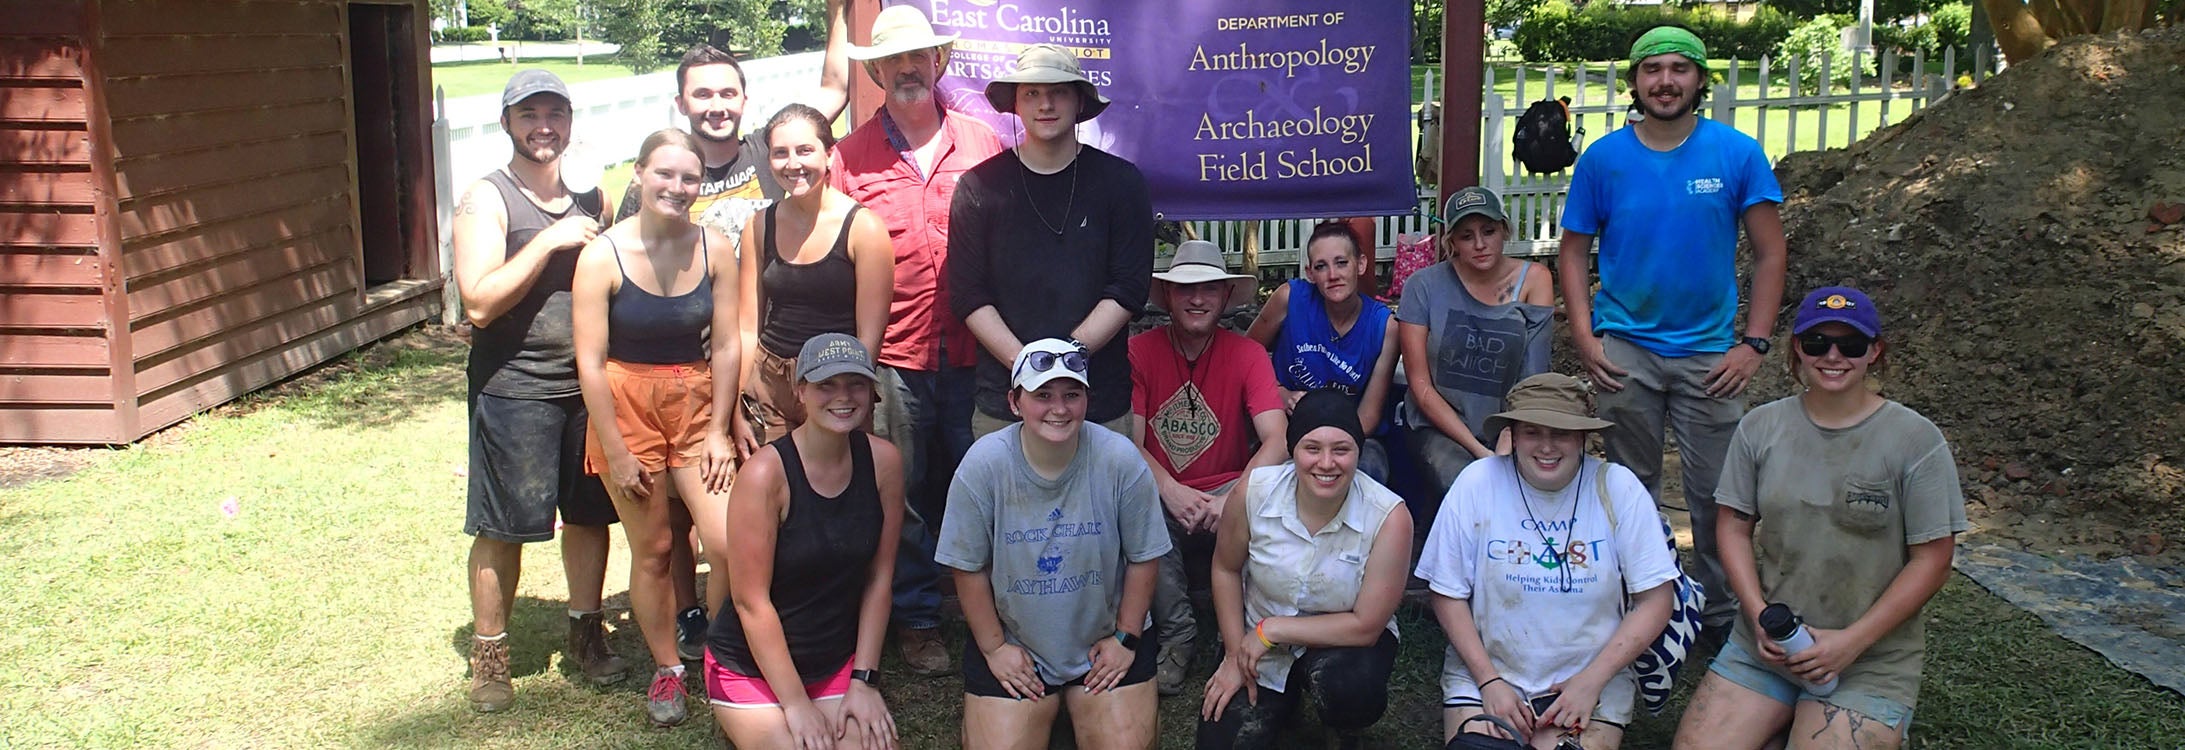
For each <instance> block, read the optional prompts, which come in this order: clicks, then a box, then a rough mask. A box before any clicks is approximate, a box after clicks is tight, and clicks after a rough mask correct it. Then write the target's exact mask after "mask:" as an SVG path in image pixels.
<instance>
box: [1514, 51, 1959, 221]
mask: <svg viewBox="0 0 2185 750" xmlns="http://www.w3.org/2000/svg"><path fill="white" fill-rule="evenodd" d="M1875 62H1879V63H1880V67H1879V68H1878V69H1879V70H1880V71H1882V75H1880V76H1879V77H1876V76H1869V75H1867V74H1866V72H1867V70H1868V69H1869V68H1870V67H1872V66H1871V63H1875ZM1901 62H1902V60H1900V58H1899V56H1898V55H1897V53H1896V52H1894V51H1890V52H1884V53H1882V54H1881V55H1880V59H1879V60H1878V61H1877V60H1876V59H1875V58H1874V56H1872V55H1870V54H1867V53H1864V52H1855V53H1852V54H1851V55H1850V56H1849V64H1850V65H1851V66H1852V67H1851V78H1850V81H1849V82H1848V83H1835V82H1834V80H1835V77H1834V76H1832V75H1831V73H1833V72H1834V70H1833V69H1832V68H1833V66H1836V65H1839V64H1842V61H1839V60H1837V59H1835V58H1834V56H1826V57H1823V58H1822V59H1821V74H1820V76H1819V79H1820V82H1821V83H1820V85H1821V86H1822V87H1823V88H1822V89H1821V90H1820V91H1818V92H1815V93H1803V92H1801V91H1799V89H1798V86H1797V84H1795V83H1793V84H1790V85H1782V84H1777V83H1774V82H1773V76H1772V73H1773V72H1774V71H1775V70H1777V69H1780V70H1781V71H1782V72H1783V73H1785V76H1786V78H1787V80H1789V81H1793V82H1795V81H1798V80H1799V78H1800V77H1799V72H1800V71H1799V67H1800V64H1801V60H1799V59H1798V58H1796V57H1793V58H1791V59H1789V60H1788V61H1787V64H1783V65H1780V66H1778V64H1777V63H1776V61H1773V60H1770V59H1768V58H1765V57H1763V58H1761V59H1760V65H1759V71H1758V74H1759V76H1758V77H1759V84H1758V85H1759V91H1758V92H1757V94H1756V95H1754V96H1750V97H1741V96H1739V95H1738V94H1739V86H1740V85H1741V84H1743V83H1745V79H1744V68H1743V67H1742V66H1740V65H1738V63H1737V61H1735V60H1732V61H1729V62H1728V63H1727V64H1726V65H1722V66H1719V67H1720V68H1721V69H1722V70H1724V71H1725V72H1726V75H1725V76H1724V80H1723V82H1722V83H1721V84H1720V85H1716V86H1714V87H1713V90H1712V92H1711V93H1710V94H1709V95H1708V101H1707V102H1706V104H1704V105H1703V106H1704V107H1705V108H1706V112H1705V114H1706V116H1707V117H1709V118H1711V119H1713V120H1715V121H1718V122H1723V123H1728V124H1730V125H1731V126H1732V127H1735V128H1737V129H1739V130H1741V131H1744V132H1745V134H1747V135H1750V136H1752V137H1754V138H1755V139H1758V140H1759V141H1760V142H1761V144H1762V146H1763V148H1768V147H1769V144H1770V130H1769V128H1770V120H1771V119H1775V118H1771V117H1770V116H1769V115H1770V113H1772V112H1782V113H1785V116H1784V117H1783V118H1782V119H1781V122H1782V125H1781V126H1779V127H1781V128H1782V129H1783V131H1784V132H1780V133H1778V134H1777V135H1780V136H1781V137H1782V140H1783V143H1784V144H1788V145H1787V146H1786V147H1783V148H1777V149H1774V150H1771V151H1770V152H1769V153H1768V160H1769V162H1770V163H1773V162H1774V161H1775V160H1778V159H1781V158H1782V157H1783V156H1784V155H1785V153H1787V152H1789V151H1794V150H1820V149H1829V148H1841V147H1844V146H1849V145H1851V144H1852V143H1854V142H1857V141H1858V140H1859V139H1861V138H1864V137H1866V135H1867V132H1869V131H1863V130H1858V129H1857V127H1858V125H1859V124H1860V123H1862V120H1861V118H1862V116H1863V113H1862V110H1863V108H1865V107H1869V106H1871V107H1874V108H1876V109H1878V112H1879V115H1880V122H1882V123H1889V122H1893V121H1894V120H1895V119H1896V114H1897V113H1898V112H1900V111H1902V112H1903V113H1904V114H1907V115H1909V114H1910V113H1911V112H1917V111H1919V110H1921V109H1924V108H1925V107H1926V106H1927V105H1929V104H1932V103H1933V102H1934V101H1935V100H1937V99H1940V98H1941V97H1942V96H1944V95H1945V94H1948V93H1949V92H1950V91H1951V90H1952V89H1953V88H1955V87H1956V83H1955V81H1956V80H1957V77H1958V73H1959V70H1958V63H1957V54H1956V51H1955V50H1950V51H1947V52H1945V53H1944V55H1943V59H1942V71H1943V72H1942V73H1941V74H1940V75H1936V74H1926V75H1920V74H1917V73H1913V74H1905V73H1898V72H1897V69H1898V67H1899V65H1900V63H1901ZM1623 65H1624V63H1621V62H1602V63H1586V64H1583V65H1579V66H1576V70H1575V73H1574V75H1559V74H1558V72H1557V70H1556V69H1555V68H1552V67H1550V68H1539V69H1532V68H1519V69H1518V75H1517V80H1516V82H1515V83H1516V89H1517V90H1516V92H1515V93H1516V96H1515V97H1513V98H1512V99H1511V100H1505V99H1503V97H1502V96H1501V95H1499V94H1496V93H1492V92H1493V91H1494V88H1495V85H1496V80H1495V77H1494V76H1495V71H1494V69H1493V68H1489V69H1488V70H1487V80H1486V87H1487V90H1488V91H1489V92H1490V93H1488V94H1487V95H1486V96H1485V100H1484V106H1483V107H1482V110H1483V117H1484V122H1483V127H1482V128H1481V138H1480V142H1481V143H1480V172H1481V177H1482V179H1481V181H1480V184H1482V185H1485V186H1486V187H1488V188H1489V189H1492V190H1494V191H1495V192H1496V194H1498V195H1501V196H1502V199H1503V202H1504V204H1505V205H1506V206H1507V208H1508V210H1509V213H1510V224H1511V228H1512V230H1513V231H1512V232H1511V234H1512V237H1511V240H1510V243H1509V247H1508V252H1509V253H1511V254H1513V255H1527V256H1531V255H1546V254H1552V253H1554V252H1555V246H1556V242H1557V238H1558V237H1559V235H1560V232H1559V231H1558V230H1557V224H1558V221H1559V220H1560V218H1561V216H1562V212H1563V201H1564V197H1565V195H1566V194H1567V193H1568V192H1569V185H1570V172H1569V171H1568V170H1565V171H1563V172H1558V173H1555V174H1548V175H1535V174H1526V173H1525V172H1524V167H1523V166H1522V165H1520V164H1518V163H1517V162H1516V160H1515V159H1514V158H1513V157H1512V156H1511V147H1512V144H1511V142H1510V137H1511V135H1512V134H1514V132H1515V130H1516V128H1515V125H1516V122H1517V118H1518V117H1519V116H1521V115H1523V114H1524V113H1525V108H1526V107H1527V106H1529V105H1530V104H1531V103H1532V102H1534V101H1539V100H1542V99H1554V98H1557V97H1562V96H1569V97H1570V100H1571V101H1570V113H1571V119H1572V120H1573V125H1574V126H1575V127H1581V128H1584V129H1585V130H1586V135H1585V136H1584V138H1585V139H1586V140H1587V141H1591V140H1593V139H1597V138H1600V137H1602V136H1605V135H1607V134H1608V133H1609V132H1611V131H1613V130H1615V129H1616V128H1620V127H1623V126H1624V119H1625V113H1626V111H1627V107H1628V105H1629V104H1630V98H1629V96H1628V95H1627V94H1624V93H1620V92H1619V91H1618V90H1617V84H1618V81H1619V80H1621V78H1622V76H1621V75H1620V71H1621V70H1622V66H1623ZM1911 69H1912V70H1913V71H1924V70H1927V60H1926V56H1925V55H1924V54H1921V55H1914V56H1912V57H1911ZM1967 72H1968V73H1969V75H1971V76H1972V77H1973V79H1974V80H1975V81H1976V82H1977V81H1979V80H1982V79H1984V78H1985V77H1986V76H1987V75H1989V73H1990V71H1987V70H1985V69H1981V68H1979V67H1978V66H1976V68H1975V69H1974V70H1971V71H1967ZM1833 105H1846V107H1847V109H1846V111H1843V112H1840V113H1839V112H1838V111H1836V110H1835V108H1834V106H1833ZM1833 117H1848V118H1850V122H1851V123H1852V125H1853V127H1851V128H1842V127H1836V126H1835V125H1832V123H1831V118H1833ZM1836 124H1837V125H1840V124H1841V121H1840V120H1839V121H1837V123H1836ZM1801 132H1804V133H1806V134H1807V136H1808V137H1807V138H1806V139H1801V138H1800V135H1799V134H1800V133H1801Z"/></svg>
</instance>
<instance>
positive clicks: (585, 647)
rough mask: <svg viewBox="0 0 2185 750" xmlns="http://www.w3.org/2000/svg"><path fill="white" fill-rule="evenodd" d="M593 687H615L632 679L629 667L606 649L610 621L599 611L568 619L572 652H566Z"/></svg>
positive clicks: (620, 658)
mask: <svg viewBox="0 0 2185 750" xmlns="http://www.w3.org/2000/svg"><path fill="white" fill-rule="evenodd" d="M564 656H566V657H567V658H568V659H570V660H571V661H574V662H576V665H577V669H578V670H580V671H582V672H584V678H585V679H587V680H591V681H592V684H594V685H612V684H614V683H617V682H621V681H622V678H624V677H628V676H630V665H629V664H627V663H624V662H623V661H622V657H620V656H616V655H615V652H614V651H612V650H610V649H608V648H607V618H606V616H605V615H602V614H600V613H598V612H593V613H590V614H587V615H584V616H582V617H571V618H569V649H568V650H567V651H566V652H564Z"/></svg>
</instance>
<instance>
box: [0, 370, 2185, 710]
mask: <svg viewBox="0 0 2185 750" xmlns="http://www.w3.org/2000/svg"><path fill="white" fill-rule="evenodd" d="M463 357H464V344H463V343H462V342H461V341H460V340H458V339H456V338H455V337H454V336H453V335H451V334H449V333H448V332H447V331H446V330H445V329H441V328H438V327H421V328H418V329H413V330H412V331H410V332H407V333H405V334H403V335H401V336H399V337H397V338H395V339H392V340H390V341H387V342H384V343H381V344H378V345H376V346H373V347H370V348H368V349H365V350H363V351H360V352H357V353H354V354H351V355H349V356H347V357H345V358H344V359H342V360H340V361H339V362H337V363H335V364H334V365H331V366H329V367H326V368H321V369H320V370H319V371H317V372H315V373H312V374H308V375H305V376H303V377H301V378H299V379H298V380H297V381H294V382H291V383H288V384H285V385H282V386H280V387H276V388H274V389H271V390H268V391H264V392H260V393H258V394H255V395H252V396H249V397H246V398H245V399H243V400H242V401H240V402H238V403H237V404H234V405H231V406H226V407H222V408H220V409H218V410H216V411H214V412H213V413H211V414H207V415H203V416H200V417H197V418H196V419H193V420H192V421H190V422H189V423H186V424H184V425H182V426H178V427H175V428H172V429H170V430H169V431H168V432H166V433H162V434H161V435H158V436H156V437H154V438H152V439H150V440H148V441H146V442H144V443H142V444H139V445H136V446H132V447H129V448H125V449H120V450H115V451H111V452H108V453H105V454H103V455H101V456H99V457H97V458H94V459H93V460H92V461H90V464H89V466H87V467H86V468H84V469H83V470H81V471H80V472H79V473H77V474H75V475H73V476H69V477H66V478H63V479H59V480H50V481H44V482H39V483H36V484H31V485H28V486H23V487H17V488H13V489H7V490H0V581H7V582H8V583H7V585H5V586H0V611H5V612H7V613H8V615H9V619H8V627H6V628H0V748H17V747H96V748H131V747H284V748H285V747H405V748H408V747H422V748H477V747H484V748H595V747H615V748H704V749H707V750H711V749H713V748H718V747H721V743H720V741H719V740H717V739H715V737H714V731H715V730H714V728H713V724H712V720H711V717H710V714H708V713H707V712H706V711H705V710H704V709H703V707H702V706H700V705H698V704H695V703H694V704H693V710H692V716H691V720H690V722H688V723H687V724H685V725H684V726H682V727H679V728H676V729H673V730H656V729H652V728H650V727H648V726H646V725H645V722H644V719H643V717H642V715H641V707H642V704H643V701H644V691H645V682H644V680H643V679H641V678H640V677H635V676H633V677H632V678H631V679H630V680H629V681H627V682H625V683H624V684H621V685H617V686H614V687H611V688H604V689H597V688H591V687H585V686H582V685H580V684H579V676H578V675H575V674H573V673H572V672H571V670H570V666H569V664H568V662H566V661H565V660H564V659H563V658H562V654H561V653H560V651H561V645H560V644H561V642H562V638H563V633H564V629H563V624H562V623H563V621H564V619H565V615H564V614H563V612H564V606H565V604H564V602H565V599H564V584H563V578H562V569H561V561H560V555H559V552H558V550H557V548H556V547H555V546H554V545H552V544H540V545H532V546H530V547H528V548H527V552H526V565H525V567H524V574H523V578H522V581H521V586H520V588H519V590H518V599H517V604H516V609H515V612H514V615H513V618H512V624H511V627H510V633H511V634H512V635H511V638H512V639H513V640H512V645H513V649H514V654H515V658H514V663H513V666H514V670H513V671H514V673H515V678H516V691H517V704H516V707H515V709H514V710H513V711H512V712H510V713H505V714H498V715H491V716H487V715H479V714H475V713H472V712H471V710H470V709H469V707H468V705H467V703H466V701H465V700H464V689H465V686H466V678H465V675H464V660H463V654H464V648H465V644H466V643H467V641H468V639H469V637H470V624H469V621H470V617H469V608H468V603H467V599H466V597H465V589H464V584H463V564H464V558H465V555H466V552H467V550H468V549H469V539H468V538H467V537H464V536H463V535H462V534H461V528H462V523H463V493H464V483H465V481H466V480H465V478H464V476H463V470H464V468H465V458H464V405H463V373H462V362H463ZM230 508H232V510H233V512H232V513H230V512H229V510H228V509H230ZM615 536H616V542H615V548H614V552H613V556H612V562H611V564H610V569H609V571H608V575H607V581H608V585H607V593H608V608H609V610H610V613H611V614H612V616H613V620H614V625H613V627H614V628H615V631H614V633H613V635H612V636H611V642H612V644H613V647H614V648H615V649H617V650H618V651H620V652H621V653H622V654H624V655H625V656H628V657H635V658H638V659H640V660H641V659H642V657H641V656H639V655H641V654H642V653H643V648H642V646H641V644H640V642H639V638H638V633H637V630H636V628H635V626H634V625H632V624H631V623H630V620H629V617H628V606H629V600H628V596H627V593H626V589H627V587H626V582H627V581H628V557H627V551H626V548H625V547H624V546H623V544H622V541H621V535H620V534H616V535H615ZM1923 616H1924V617H1926V618H1927V622H1928V631H1927V640H1928V643H1929V651H1928V655H1927V670H1926V679H1925V682H1924V685H1923V687H1922V692H1921V696H1920V704H1919V711H1918V713H1917V718H1916V720H1915V721H1916V724H1915V726H1914V729H1913V737H1914V739H1915V743H1914V744H1913V745H1912V746H1913V747H1917V748H1981V749H1983V750H1986V749H1992V748H2028V749H2029V750H2030V749H2033V748H2039V749H2041V750H2048V749H2050V748H2157V747H2176V746H2177V742H2178V738H2180V737H2185V699H2180V698H2179V696H2177V695H2175V694H2173V693H2169V692H2166V691H2163V690H2161V689H2158V688H2155V687H2152V686H2151V685H2150V684H2149V683H2147V682H2146V681H2145V680H2142V679H2140V678H2138V677H2136V676H2133V675H2131V674H2129V673H2126V672H2124V671H2122V670H2119V669H2116V668H2114V667H2112V666H2110V665H2109V664H2108V663H2107V662H2105V661H2103V660H2102V659H2101V657H2099V656H2097V655H2095V654H2093V653H2092V652H2089V651H2087V650H2085V649H2082V648H2080V647H2078V646H2076V645H2073V644H2071V643H2068V642H2066V641H2064V640H2063V639H2061V638H2059V637H2057V636H2056V635H2054V634H2053V633H2051V632H2050V631H2049V630H2048V629H2047V628H2046V627H2045V626H2043V625H2042V624H2041V622H2040V621H2039V620H2037V619H2035V618H2034V617H2033V616H2031V615H2028V614H2026V613H2024V612H2021V611H2019V610H2017V609H2015V608H2013V607H2011V606H2010V605H2009V604H2007V603H2005V602H2003V601H2002V600H2000V599H1997V598H1995V597H1993V596H1990V595H1988V594H1987V593H1985V592H1983V591H1982V590H1981V589H1979V588H1978V587H1977V586H1976V585H1974V584H1972V583H1971V582H1970V581H1968V580H1966V579H1964V578H1962V577H1956V576H1953V577H1952V579H1951V581H1950V583H1949V585H1948V586H1947V587H1945V588H1944V589H1943V591H1942V594H1941V595H1940V596H1939V597H1938V598H1937V599H1936V600H1935V601H1934V602H1933V603H1932V604H1930V605H1929V606H1928V608H1927V609H1926V612H1925V614H1924V615H1923ZM1399 617H1400V618H1401V620H1400V623H1401V627H1402V629H1403V634H1404V640H1403V649H1402V655H1401V657H1400V659H1399V661H1398V666H1397V670H1396V674H1395V677H1394V679H1393V681H1392V683H1391V685H1390V701H1391V702H1390V708H1389V712H1388V715H1387V716H1386V718H1384V719H1383V720H1382V721H1381V723H1380V724H1379V725H1377V726H1376V727H1375V729H1374V730H1373V734H1372V740H1373V746H1374V747H1383V748H1404V749H1407V750H1413V749H1423V748H1428V747H1438V746H1439V742H1438V741H1439V739H1440V734H1439V733H1440V728H1439V727H1440V719H1439V708H1438V705H1437V696H1436V691H1437V687H1436V680H1437V675H1438V674H1439V672H1440V665H1441V646H1440V645H1439V644H1440V642H1441V635H1440V633H1439V631H1438V629H1437V628H1436V627H1435V625H1434V623H1433V622H1432V618H1431V616H1430V615H1429V614H1428V613H1427V612H1426V611H1425V610H1424V609H1423V608H1419V607H1411V606H1407V607H1405V608H1404V609H1403V610H1401V611H1400V613H1399ZM1211 620H1212V618H1210V617H1209V618H1202V624H1203V625H1205V626H1206V627H1208V628H1211ZM950 628H951V631H950V633H951V634H950V638H951V640H952V641H954V642H956V643H961V641H962V637H963V636H962V630H961V627H960V625H957V624H951V626H950ZM1213 641H1214V638H1213V636H1212V634H1211V633H1210V632H1209V633H1206V634H1205V635H1204V637H1202V638H1201V640H1200V642H1201V643H1205V644H1211V643H1213ZM1209 648H1210V649H1211V646H1209ZM1214 661H1215V655H1214V654H1213V653H1204V654H1201V655H1200V659H1199V661H1198V664H1197V667H1198V669H1197V672H1198V674H1197V675H1196V676H1195V677H1194V678H1193V679H1192V680H1191V682H1190V684H1191V686H1192V690H1193V691H1196V690H1197V689H1198V686H1199V685H1201V684H1202V683H1203V680H1204V676H1205V673H1206V672H1207V671H1209V670H1210V669H1211V667H1212V665H1213V663H1214ZM882 667H883V672H884V673H886V674H888V675H890V676H889V678H888V679H887V680H886V681H884V682H883V691H884V693H885V695H886V696H887V698H888V700H889V702H890V704H891V706H892V708H893V711H894V712H895V717H896V721H897V723H898V725H899V727H900V731H901V734H902V738H903V747H905V748H914V749H917V750H925V749H928V748H946V747H954V746H957V745H958V743H959V739H960V738H959V721H960V719H959V710H960V701H961V690H962V686H961V682H960V681H959V680H958V679H956V678H952V677H944V678H936V679H930V680H920V679H916V678H912V677H909V676H907V673H906V672H904V670H903V669H902V667H901V664H900V662H899V661H897V660H896V657H895V655H894V653H893V651H892V649H891V650H890V651H889V654H888V656H887V658H886V660H885V661H884V662H883V665H882ZM1702 671H1703V670H1702V669H1701V668H1699V667H1688V668H1687V671H1686V674H1685V677H1684V679H1683V685H1684V689H1685V690H1686V691H1689V689H1690V687H1691V685H1693V684H1694V681H1695V680H1697V679H1698V677H1699V676H1700V674H1701V673H1702ZM1198 705H1199V703H1198V698H1197V696H1196V695H1195V694H1187V695H1184V696H1180V697H1175V698H1169V699H1166V700H1163V701H1162V702H1161V721H1162V727H1163V728H1162V731H1161V738H1162V743H1161V745H1162V747H1164V748H1183V747H1189V746H1190V741H1191V740H1190V738H1191V732H1192V721H1193V719H1192V717H1193V716H1194V715H1195V714H1196V713H1197V710H1198ZM1675 718H1676V714H1675V713H1674V709H1672V712H1671V713H1669V714H1667V715H1665V716H1664V717H1661V718H1642V719H1640V720H1639V721H1637V722H1636V723H1634V724H1633V726H1632V731H1631V735H1630V738H1629V739H1628V740H1627V741H1626V743H1625V745H1624V746H1625V747H1629V748H1653V747H1663V746H1666V744H1667V742H1668V739H1669V737H1670V735H1671V733H1672V732H1673V731H1674V722H1675ZM1295 739H1296V744H1295V745H1293V746H1294V747H1317V745H1315V744H1314V743H1315V742H1317V741H1319V740H1320V739H1321V732H1320V730H1319V729H1318V728H1317V727H1313V726H1311V725H1309V724H1308V725H1304V726H1302V727H1301V729H1300V731H1298V732H1297V734H1296V735H1295ZM1060 746H1062V747H1067V746H1068V744H1067V743H1062V744H1061V745H1060Z"/></svg>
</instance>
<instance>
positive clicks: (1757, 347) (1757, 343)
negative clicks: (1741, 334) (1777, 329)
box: [1738, 336, 1769, 354]
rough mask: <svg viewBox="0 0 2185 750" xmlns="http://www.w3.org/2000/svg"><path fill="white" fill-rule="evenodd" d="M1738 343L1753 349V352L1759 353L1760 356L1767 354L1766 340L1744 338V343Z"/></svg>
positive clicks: (1750, 337) (1756, 337)
mask: <svg viewBox="0 0 2185 750" xmlns="http://www.w3.org/2000/svg"><path fill="white" fill-rule="evenodd" d="M1738 343H1741V344H1744V345H1746V346H1750V347H1752V348H1753V351H1756V352H1759V353H1761V354H1767V353H1768V346H1769V344H1768V340H1767V339H1764V338H1761V337H1759V336H1746V337H1745V340H1744V341H1740V342H1738Z"/></svg>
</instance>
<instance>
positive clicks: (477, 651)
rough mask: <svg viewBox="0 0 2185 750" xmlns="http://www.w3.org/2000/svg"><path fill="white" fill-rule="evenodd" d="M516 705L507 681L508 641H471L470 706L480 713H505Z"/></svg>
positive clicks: (472, 638)
mask: <svg viewBox="0 0 2185 750" xmlns="http://www.w3.org/2000/svg"><path fill="white" fill-rule="evenodd" d="M515 702H516V688H515V686H514V685H511V684H509V681H508V638H507V637H505V636H504V637H501V638H495V639H493V640H486V639H484V638H479V637H477V636H471V639H470V707H471V710H474V711H477V712H479V713H482V714H490V713H495V712H498V711H505V710H507V709H508V707H509V705H510V704H513V703H515Z"/></svg>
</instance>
